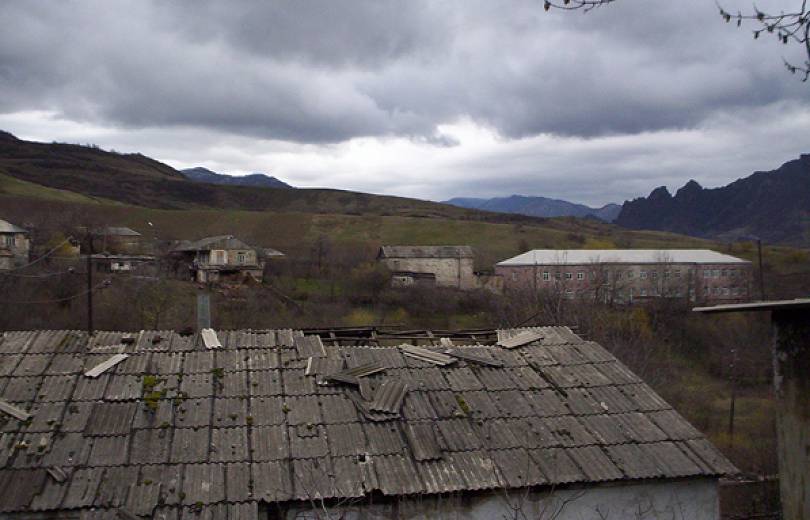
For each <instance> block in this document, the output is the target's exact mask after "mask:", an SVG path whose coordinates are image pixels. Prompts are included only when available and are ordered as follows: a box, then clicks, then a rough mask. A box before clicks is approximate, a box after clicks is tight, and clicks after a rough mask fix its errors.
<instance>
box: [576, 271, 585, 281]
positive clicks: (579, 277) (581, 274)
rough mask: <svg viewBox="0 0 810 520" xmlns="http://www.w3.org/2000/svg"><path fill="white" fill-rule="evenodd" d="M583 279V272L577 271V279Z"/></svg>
mask: <svg viewBox="0 0 810 520" xmlns="http://www.w3.org/2000/svg"><path fill="white" fill-rule="evenodd" d="M584 279H585V273H583V272H582V271H580V272H578V273H577V280H584Z"/></svg>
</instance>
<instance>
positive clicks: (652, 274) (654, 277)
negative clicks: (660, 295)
mask: <svg viewBox="0 0 810 520" xmlns="http://www.w3.org/2000/svg"><path fill="white" fill-rule="evenodd" d="M650 275H651V276H652V279H653V280H655V279H656V278H658V271H653V272H652V273H650Z"/></svg>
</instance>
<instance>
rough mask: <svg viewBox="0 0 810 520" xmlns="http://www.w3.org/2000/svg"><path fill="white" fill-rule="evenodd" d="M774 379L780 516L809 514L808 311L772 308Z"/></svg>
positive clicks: (791, 519) (793, 519)
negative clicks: (780, 498)
mask: <svg viewBox="0 0 810 520" xmlns="http://www.w3.org/2000/svg"><path fill="white" fill-rule="evenodd" d="M772 319H773V326H774V339H773V370H774V374H773V382H774V390H775V392H774V394H775V398H776V420H777V423H776V427H777V430H776V435H777V441H778V450H779V490H780V495H781V497H782V518H783V519H784V520H800V519H807V518H810V312H808V310H806V309H805V310H800V309H782V310H774V311H773V317H772Z"/></svg>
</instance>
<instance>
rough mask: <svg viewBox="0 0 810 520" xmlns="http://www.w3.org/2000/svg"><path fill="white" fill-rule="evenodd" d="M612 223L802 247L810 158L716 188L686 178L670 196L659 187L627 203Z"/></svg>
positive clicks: (808, 222) (809, 219)
mask: <svg viewBox="0 0 810 520" xmlns="http://www.w3.org/2000/svg"><path fill="white" fill-rule="evenodd" d="M616 224H618V225H620V226H623V227H626V228H630V229H649V230H659V231H672V232H675V233H682V234H686V235H692V236H697V237H706V238H716V239H723V240H735V239H751V238H754V237H756V238H760V239H762V240H763V241H766V242H772V243H777V242H779V243H786V244H794V245H804V246H806V245H807V244H808V241H810V240H808V239H809V238H810V154H803V155H801V156H800V157H799V158H798V159H794V160H792V161H788V162H786V163H784V164H783V165H782V166H780V167H779V168H777V169H776V170H772V171H758V172H755V173H754V174H753V175H750V176H748V177H745V178H743V179H739V180H736V181H734V182H732V183H731V184H728V185H726V186H723V187H720V188H711V189H707V188H703V187H702V186H701V185H700V184H698V183H697V182H696V181H694V180H690V181H689V182H687V183H686V184H685V185H684V186H683V187H682V188H681V189H679V190H678V191H677V192H676V193H675V195H674V196H673V195H672V194H671V193H670V192H669V190H667V188H666V187H664V186H661V187H659V188H656V189H654V190H653V191H652V193H650V195H649V197H646V198H645V197H642V198H638V199H635V200H632V201H627V202H625V203H624V205H623V206H622V210H621V213H619V216H618V217H617V218H616Z"/></svg>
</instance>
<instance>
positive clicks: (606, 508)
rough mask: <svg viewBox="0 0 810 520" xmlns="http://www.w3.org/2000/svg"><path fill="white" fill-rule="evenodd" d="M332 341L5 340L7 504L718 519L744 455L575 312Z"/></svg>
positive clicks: (120, 511) (181, 514)
mask: <svg viewBox="0 0 810 520" xmlns="http://www.w3.org/2000/svg"><path fill="white" fill-rule="evenodd" d="M134 328H137V327H134ZM332 334H334V331H328V330H324V331H323V333H322V334H321V333H319V334H305V333H304V332H303V331H293V330H290V329H284V330H260V331H255V330H253V331H248V330H230V331H214V330H211V329H203V330H201V331H200V332H199V333H196V334H191V335H180V334H176V333H174V332H172V331H165V330H161V331H148V330H147V331H140V332H138V333H120V332H97V333H96V334H94V335H93V336H92V337H88V335H87V334H86V333H85V332H80V331H52V330H47V331H28V332H5V333H0V356H2V357H4V358H8V359H4V361H5V362H4V363H2V364H0V372H1V373H2V377H0V440H1V441H2V442H0V489H2V492H0V518H3V519H4V520H48V519H57V518H59V519H68V518H73V519H77V520H109V519H116V518H121V519H136V518H143V519H146V518H151V519H155V520H210V519H217V520H236V519H238V520H278V519H293V518H296V519H315V518H330V519H331V518H334V519H337V518H343V519H347V520H361V519H371V518H375V519H382V518H390V519H411V520H417V519H428V518H469V519H482V520H484V519H486V520H489V519H493V518H552V517H553V518H555V519H556V520H582V519H610V520H618V519H633V520H661V519H677V520H719V518H720V512H719V500H718V488H719V478H721V477H723V476H726V475H729V474H734V473H736V470H735V468H734V466H733V465H732V464H731V463H730V462H729V461H728V460H727V459H726V458H725V457H724V456H723V455H722V454H721V453H720V452H719V451H718V450H717V449H716V448H715V447H714V446H713V445H712V444H711V442H709V440H708V439H706V437H705V436H704V435H703V434H702V433H700V432H699V431H697V430H696V429H695V428H694V427H693V426H692V425H690V424H689V423H688V422H687V421H686V420H685V419H684V418H683V417H682V416H681V415H680V414H678V412H677V411H675V410H674V409H673V408H672V407H671V406H670V405H669V404H667V403H666V402H665V401H664V400H663V399H662V398H661V397H660V396H659V395H658V394H656V393H655V392H654V391H653V390H652V388H650V386H648V385H647V384H645V383H644V382H643V381H642V380H641V379H640V378H639V377H638V376H636V375H635V374H634V373H632V372H631V371H630V370H629V369H628V368H627V367H626V366H625V365H623V364H622V363H621V362H619V361H618V360H617V359H616V358H615V357H614V356H613V355H612V354H610V352H608V351H607V350H605V349H604V348H603V347H601V346H600V345H598V344H597V343H594V342H592V341H585V340H583V339H582V338H580V337H578V336H577V335H576V334H574V333H573V332H572V331H571V330H570V329H568V328H566V327H544V328H532V329H516V330H514V329H513V330H500V331H497V340H494V341H486V342H482V341H475V340H470V344H468V345H466V346H465V345H463V344H454V345H452V346H451V347H448V346H442V347H431V346H427V345H424V346H423V347H417V346H414V345H404V346H379V345H378V344H376V342H375V343H374V344H373V345H371V344H367V343H366V344H362V343H359V342H357V341H356V340H355V341H352V342H351V343H352V344H351V345H325V344H324V343H327V344H328V343H330V342H333V341H334V340H332V339H331V338H332ZM375 339H378V338H375ZM445 339H446V338H445ZM472 343H475V344H472Z"/></svg>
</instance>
